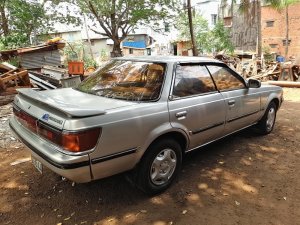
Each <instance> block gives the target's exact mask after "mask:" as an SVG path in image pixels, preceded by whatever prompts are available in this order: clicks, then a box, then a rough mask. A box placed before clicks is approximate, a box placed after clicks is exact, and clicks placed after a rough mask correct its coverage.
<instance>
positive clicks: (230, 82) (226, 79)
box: [207, 66, 245, 91]
mask: <svg viewBox="0 0 300 225" xmlns="http://www.w3.org/2000/svg"><path fill="white" fill-rule="evenodd" d="M207 68H208V70H209V72H210V74H211V75H212V77H213V79H214V81H215V83H216V86H217V88H218V89H219V91H227V90H234V89H242V88H245V84H244V82H242V81H241V80H239V79H238V78H236V77H235V76H234V75H233V74H232V71H230V70H229V69H227V68H226V67H221V66H207Z"/></svg>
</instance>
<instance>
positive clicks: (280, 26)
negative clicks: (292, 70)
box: [261, 3, 300, 57]
mask: <svg viewBox="0 0 300 225" xmlns="http://www.w3.org/2000/svg"><path fill="white" fill-rule="evenodd" d="M261 12H262V13H261V15H262V16H261V23H262V46H263V47H267V48H269V49H270V51H271V52H275V53H277V54H279V55H283V56H284V54H285V42H286V41H285V39H286V24H285V23H286V22H285V9H284V10H282V11H277V10H275V9H273V8H271V7H270V6H263V7H262V11H261ZM288 13H289V50H288V57H290V56H296V57H297V56H300V3H297V4H294V5H291V6H289V11H288Z"/></svg>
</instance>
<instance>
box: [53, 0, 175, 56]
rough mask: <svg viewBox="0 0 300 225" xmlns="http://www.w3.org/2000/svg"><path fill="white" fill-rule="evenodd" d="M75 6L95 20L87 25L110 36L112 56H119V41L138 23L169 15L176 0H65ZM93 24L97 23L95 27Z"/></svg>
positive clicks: (167, 17)
mask: <svg viewBox="0 0 300 225" xmlns="http://www.w3.org/2000/svg"><path fill="white" fill-rule="evenodd" d="M56 2H57V3H61V2H68V3H69V4H72V5H73V6H78V7H79V8H80V9H81V12H82V13H83V14H85V15H87V16H88V17H89V19H90V20H91V21H95V22H96V23H95V24H94V25H95V26H94V27H90V29H91V30H93V31H94V32H95V33H97V34H101V35H103V36H107V37H109V38H110V39H112V40H113V51H112V52H111V56H112V57H116V56H121V55H122V50H121V47H120V45H121V42H122V41H123V40H125V38H126V37H127V36H128V34H129V33H130V32H132V31H134V29H135V28H137V26H138V25H139V24H146V25H148V26H151V25H154V23H153V21H158V20H168V19H171V15H170V14H171V13H174V11H176V10H177V9H179V8H178V7H177V6H178V0H64V1H58V0H56ZM95 27H100V29H97V28H95Z"/></svg>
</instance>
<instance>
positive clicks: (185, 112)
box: [175, 111, 187, 118]
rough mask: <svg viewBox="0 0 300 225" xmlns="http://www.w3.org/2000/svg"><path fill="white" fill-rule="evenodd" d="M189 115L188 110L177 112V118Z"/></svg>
mask: <svg viewBox="0 0 300 225" xmlns="http://www.w3.org/2000/svg"><path fill="white" fill-rule="evenodd" d="M186 115H187V111H182V112H178V113H176V114H175V116H176V117H177V118H185V117H186Z"/></svg>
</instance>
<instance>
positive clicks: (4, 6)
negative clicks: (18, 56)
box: [0, 0, 75, 48]
mask: <svg viewBox="0 0 300 225" xmlns="http://www.w3.org/2000/svg"><path fill="white" fill-rule="evenodd" d="M46 3H47V4H46ZM51 3H52V1H50V0H1V1H0V37H2V38H3V37H5V39H6V42H10V41H12V43H5V45H4V47H5V46H8V47H9V46H14V47H16V48H17V47H22V46H24V45H25V44H26V45H28V43H29V42H30V37H31V36H33V35H36V34H42V33H47V32H48V31H49V30H51V29H52V27H53V24H54V23H56V22H64V23H73V22H74V20H72V18H73V17H72V16H70V15H66V14H64V15H63V14H62V13H61V11H59V10H57V11H55V10H53V7H54V5H53V4H51ZM74 18H75V17H74ZM19 37H22V42H19V41H18V40H19V39H20V38H19ZM23 37H24V38H23ZM25 37H26V40H25ZM16 39H18V40H16ZM2 46H3V45H2ZM9 48H10V47H9Z"/></svg>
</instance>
